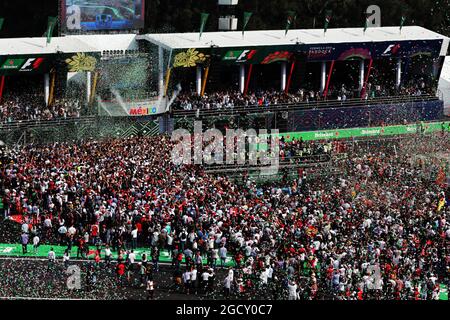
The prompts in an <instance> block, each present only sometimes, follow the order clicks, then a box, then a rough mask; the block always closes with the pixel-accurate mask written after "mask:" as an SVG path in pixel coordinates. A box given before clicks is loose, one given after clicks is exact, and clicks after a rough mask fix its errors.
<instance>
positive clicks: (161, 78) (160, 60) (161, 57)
mask: <svg viewBox="0 0 450 320" xmlns="http://www.w3.org/2000/svg"><path fill="white" fill-rule="evenodd" d="M163 93H164V51H163V48H162V47H161V46H159V47H158V96H159V97H162V95H163Z"/></svg>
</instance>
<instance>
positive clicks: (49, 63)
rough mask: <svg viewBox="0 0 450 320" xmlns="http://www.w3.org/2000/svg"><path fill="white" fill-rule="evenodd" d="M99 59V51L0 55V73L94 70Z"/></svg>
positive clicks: (19, 73) (20, 73) (18, 73)
mask: <svg viewBox="0 0 450 320" xmlns="http://www.w3.org/2000/svg"><path fill="white" fill-rule="evenodd" d="M99 59H100V54H99V53H64V54H42V55H27V56H25V55H14V56H0V75H2V76H3V75H22V74H26V73H33V74H34V73H48V72H50V70H52V69H53V68H57V69H63V70H67V71H69V72H80V71H94V70H95V69H96V68H97V62H98V61H99Z"/></svg>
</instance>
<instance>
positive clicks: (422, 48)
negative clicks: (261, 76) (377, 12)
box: [173, 40, 442, 67]
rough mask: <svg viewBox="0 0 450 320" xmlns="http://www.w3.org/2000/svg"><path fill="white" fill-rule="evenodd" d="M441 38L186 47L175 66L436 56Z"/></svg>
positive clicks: (177, 57)
mask: <svg viewBox="0 0 450 320" xmlns="http://www.w3.org/2000/svg"><path fill="white" fill-rule="evenodd" d="M441 47H442V40H421V41H391V42H389V41H388V42H361V43H322V44H308V45H305V44H298V45H279V46H266V47H261V46H260V47H247V48H215V49H189V50H187V51H177V53H178V54H177V55H176V56H175V61H174V63H173V64H174V67H179V66H183V67H192V66H195V65H197V64H201V63H205V62H206V61H207V60H209V58H212V59H218V60H219V61H220V62H222V63H230V64H241V63H244V64H269V63H275V62H279V61H290V60H292V59H293V57H294V56H295V55H296V54H299V55H304V56H306V58H307V60H308V61H330V60H338V61H342V60H359V59H364V60H367V59H389V58H411V57H415V56H417V55H427V56H430V57H432V58H437V57H439V53H440V49H441Z"/></svg>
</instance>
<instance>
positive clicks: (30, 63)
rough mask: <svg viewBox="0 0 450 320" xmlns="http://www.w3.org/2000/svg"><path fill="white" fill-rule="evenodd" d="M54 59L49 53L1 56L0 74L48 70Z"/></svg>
mask: <svg viewBox="0 0 450 320" xmlns="http://www.w3.org/2000/svg"><path fill="white" fill-rule="evenodd" d="M54 60H55V59H54V58H52V57H51V56H49V55H41V56H27V57H25V56H3V57H0V75H10V74H22V73H26V72H33V73H35V72H46V71H48V70H49V69H50V68H51V67H52V65H53V63H54Z"/></svg>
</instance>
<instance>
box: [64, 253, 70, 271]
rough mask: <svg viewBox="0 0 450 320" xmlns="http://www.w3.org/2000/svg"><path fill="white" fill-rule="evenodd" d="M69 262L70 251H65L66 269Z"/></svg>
mask: <svg viewBox="0 0 450 320" xmlns="http://www.w3.org/2000/svg"><path fill="white" fill-rule="evenodd" d="M69 260H70V255H69V250H66V251H64V255H63V263H64V266H65V267H66V268H67V266H68V264H69Z"/></svg>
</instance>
